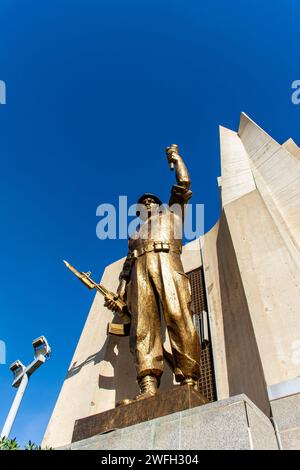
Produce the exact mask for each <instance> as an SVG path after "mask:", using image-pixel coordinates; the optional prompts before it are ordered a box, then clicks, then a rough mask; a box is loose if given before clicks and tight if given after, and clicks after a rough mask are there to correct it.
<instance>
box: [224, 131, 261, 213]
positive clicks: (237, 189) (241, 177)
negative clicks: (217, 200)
mask: <svg viewBox="0 0 300 470" xmlns="http://www.w3.org/2000/svg"><path fill="white" fill-rule="evenodd" d="M220 142H221V170H222V180H221V185H222V204H223V206H225V205H226V204H228V203H229V202H231V201H234V200H235V199H238V198H240V197H241V196H243V195H244V194H247V193H248V192H250V191H253V190H254V189H255V183H254V179H253V175H252V172H251V169H250V163H249V158H248V155H247V152H246V151H245V148H244V146H243V143H242V142H241V139H240V138H239V136H238V135H237V133H236V132H233V131H231V130H230V129H226V128H225V127H222V126H221V127H220Z"/></svg>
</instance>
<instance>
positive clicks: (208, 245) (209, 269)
mask: <svg viewBox="0 0 300 470" xmlns="http://www.w3.org/2000/svg"><path fill="white" fill-rule="evenodd" d="M218 233H219V222H217V223H216V224H215V225H214V227H212V228H211V230H210V231H209V232H207V233H206V234H205V235H204V237H203V241H202V245H203V246H202V257H203V272H204V278H205V284H206V291H207V301H208V313H209V321H210V330H211V340H212V349H213V356H214V369H215V377H216V387H217V396H218V400H222V399H225V398H228V397H229V383H228V371H227V360H226V349H225V336H224V321H223V310H222V301H221V291H220V280H219V264H218V253H217V237H218Z"/></svg>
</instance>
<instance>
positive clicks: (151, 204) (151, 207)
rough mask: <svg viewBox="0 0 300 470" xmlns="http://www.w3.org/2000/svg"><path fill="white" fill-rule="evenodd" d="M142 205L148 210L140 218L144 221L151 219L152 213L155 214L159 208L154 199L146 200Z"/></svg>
mask: <svg viewBox="0 0 300 470" xmlns="http://www.w3.org/2000/svg"><path fill="white" fill-rule="evenodd" d="M141 204H142V205H143V206H144V207H145V208H146V211H144V210H143V211H141V213H140V218H141V219H142V220H146V219H147V218H148V217H150V215H151V213H152V214H154V211H155V209H156V208H157V207H158V204H157V202H156V201H155V200H154V199H152V197H147V198H145V199H144V200H143V202H142V203H141ZM145 212H146V213H145Z"/></svg>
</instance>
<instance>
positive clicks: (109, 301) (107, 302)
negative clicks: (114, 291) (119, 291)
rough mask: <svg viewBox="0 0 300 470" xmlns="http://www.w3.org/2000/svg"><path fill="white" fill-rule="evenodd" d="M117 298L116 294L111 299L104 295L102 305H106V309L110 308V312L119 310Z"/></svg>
mask: <svg viewBox="0 0 300 470" xmlns="http://www.w3.org/2000/svg"><path fill="white" fill-rule="evenodd" d="M117 299H118V295H115V296H114V298H113V299H111V298H110V297H104V300H105V302H104V307H107V308H108V310H111V311H112V312H117V311H118V310H119V307H118V304H117V302H116V300H117Z"/></svg>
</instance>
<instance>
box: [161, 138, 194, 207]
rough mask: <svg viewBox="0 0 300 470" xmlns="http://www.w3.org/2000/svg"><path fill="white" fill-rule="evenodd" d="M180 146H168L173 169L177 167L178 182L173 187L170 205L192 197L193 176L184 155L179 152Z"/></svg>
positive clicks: (168, 156)
mask: <svg viewBox="0 0 300 470" xmlns="http://www.w3.org/2000/svg"><path fill="white" fill-rule="evenodd" d="M178 152H179V151H178V146H177V145H176V144H172V145H171V146H170V147H167V148H166V153H167V159H168V162H169V164H170V167H171V169H173V168H174V166H175V168H176V180H177V184H175V185H174V186H173V187H172V191H171V196H170V201H169V205H170V206H171V205H172V204H181V205H182V204H183V205H184V204H186V203H187V202H188V201H189V199H190V198H191V197H192V191H190V186H191V178H190V175H189V172H188V170H187V167H186V166H185V164H184V161H183V159H182V157H181V156H180V155H179V153H178Z"/></svg>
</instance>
